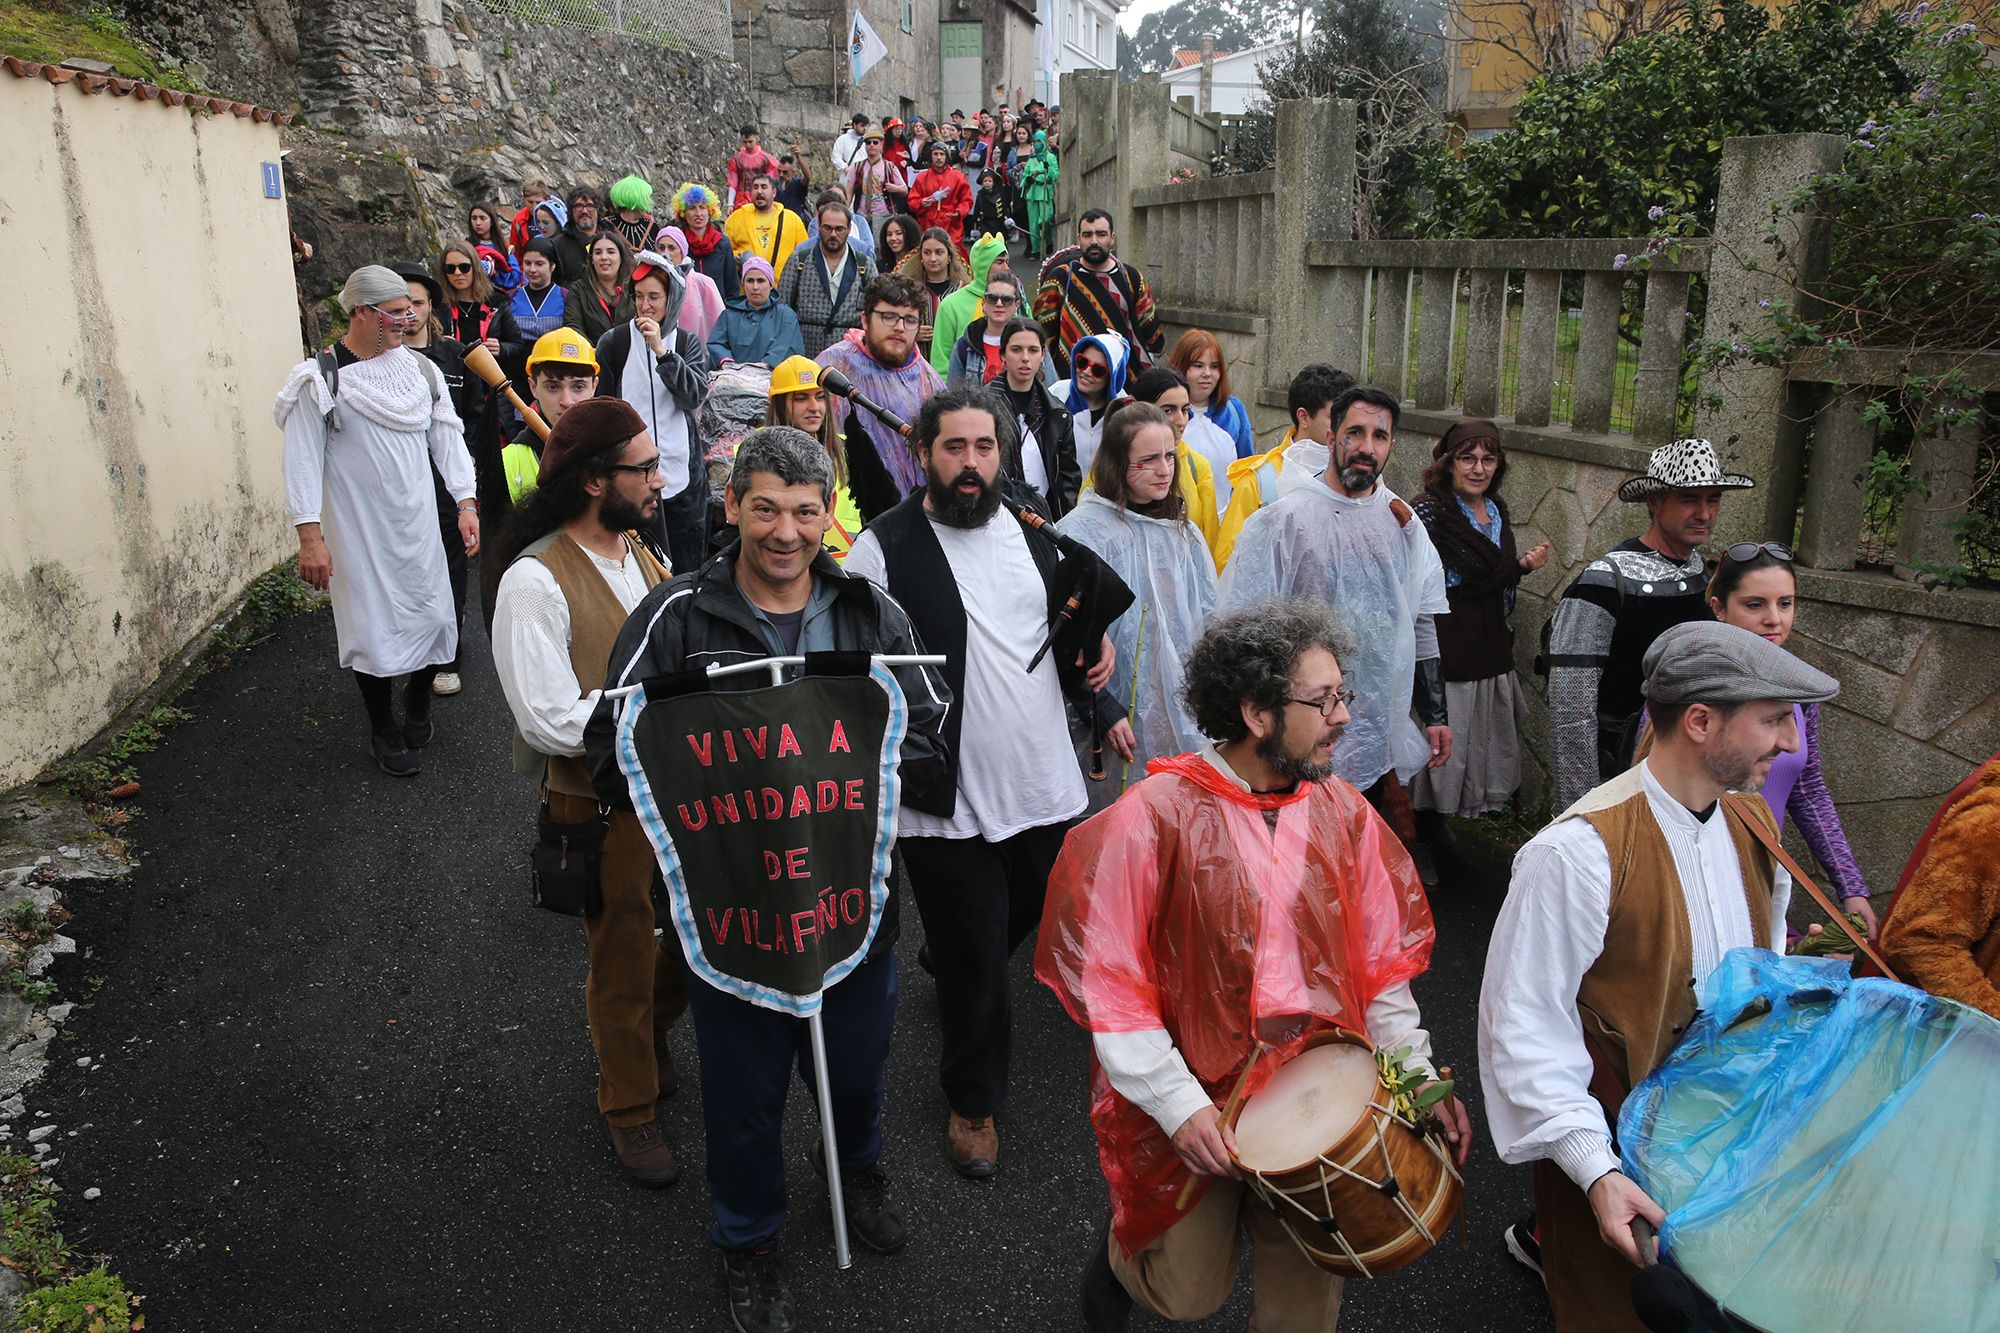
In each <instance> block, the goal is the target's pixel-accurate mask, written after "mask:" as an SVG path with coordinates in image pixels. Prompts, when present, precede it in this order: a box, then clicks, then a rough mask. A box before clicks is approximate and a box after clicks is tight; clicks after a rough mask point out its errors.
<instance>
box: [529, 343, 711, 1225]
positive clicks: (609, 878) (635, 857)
mask: <svg viewBox="0 0 2000 1333" xmlns="http://www.w3.org/2000/svg"><path fill="white" fill-rule="evenodd" d="M547 336H548V337H550V338H553V337H555V336H556V335H555V334H549V335H547ZM575 336H576V337H577V338H578V340H579V341H581V335H575ZM536 346H537V348H538V349H539V348H540V347H541V344H540V343H537V344H536ZM582 346H583V348H584V350H585V351H586V352H587V351H588V350H589V347H590V344H589V343H587V342H584V343H582ZM665 485H666V478H665V477H664V476H663V475H661V471H660V447H659V445H657V444H656V443H654V441H653V437H652V435H651V433H649V432H648V431H647V429H646V423H645V421H644V420H643V419H642V418H641V417H640V416H639V414H638V412H636V411H634V410H633V408H632V407H631V405H630V404H628V403H626V402H625V401H624V400H622V399H619V398H587V399H585V400H584V401H582V402H580V403H577V404H575V405H574V406H572V407H568V408H567V409H565V410H564V411H563V413H562V414H561V420H559V421H557V422H556V425H555V429H554V430H553V431H552V432H551V433H550V435H549V439H548V443H547V444H546V445H544V446H543V448H542V460H541V472H540V476H539V478H538V480H537V483H536V486H535V489H534V490H532V491H530V492H528V493H527V495H526V497H525V498H524V499H523V501H522V503H521V506H520V508H518V509H516V510H515V511H514V514H513V517H512V518H511V519H510V520H509V522H508V525H507V528H506V531H505V533H504V534H503V535H502V536H501V537H500V539H499V541H498V543H497V545H496V547H495V550H494V552H493V555H494V556H495V557H498V560H499V562H500V563H501V564H503V565H504V566H505V568H506V571H507V572H506V573H505V574H503V575H501V577H500V587H499V593H498V595H497V596H496V597H495V599H494V609H493V666H494V669H495V671H497V672H498V674H499V676H500V689H501V692H502V693H503V694H505V695H506V697H507V707H508V708H509V709H510V710H512V712H513V714H514V770H515V772H517V773H520V774H521V775H522V776H523V777H528V778H532V779H534V780H535V783H536V785H537V786H538V787H539V788H540V791H541V810H540V815H539V827H540V828H541V830H542V838H543V840H544V841H557V842H559V841H560V840H561V839H563V838H570V839H571V840H572V841H573V842H574V843H575V845H583V842H584V841H585V840H588V841H595V840H596V839H599V838H601V839H602V844H601V846H602V853H601V855H600V856H599V857H598V861H597V876H598V886H597V887H598V895H599V898H600V900H601V906H600V907H599V910H597V911H596V912H594V913H591V914H589V915H586V916H585V917H584V921H583V930H584V936H585V938H586V939H587V940H588V941H589V944H590V976H589V979H588V980H587V981H586V982H585V983H584V1009H585V1013H586V1014H587V1016H588V1018H589V1020H590V1039H591V1042H592V1044H593V1045H595V1046H596V1048H597V1109H598V1111H599V1112H600V1113H601V1114H602V1115H603V1116H604V1125H605V1130H606V1132H607V1133H608V1134H609V1135H610V1137H611V1146H612V1150H613V1152H614V1153H615V1154H616V1155H617V1158H618V1164H619V1166H620V1167H622V1168H623V1169H624V1171H625V1174H626V1175H627V1176H628V1177H630V1178H631V1179H632V1180H634V1181H636V1182H637V1183H639V1184H641V1185H648V1186H660V1185H670V1184H672V1183H673V1182H674V1181H675V1180H676V1179H678V1178H679V1176H680V1167H679V1165H678V1164H677V1163H676V1162H675V1161H674V1154H673V1149H672V1148H671V1147H670V1146H669V1145H668V1143H667V1141H666V1138H665V1137H664V1136H663V1135H662V1134H661V1132H660V1127H659V1124H658V1121H657V1120H656V1119H655V1116H654V1111H653V1102H654V1100H655V1099H656V1098H658V1097H659V1096H661V1095H662V1094H663V1093H671V1092H672V1091H673V1088H674V1064H673V1057H672V1056H671V1055H670V1054H669V1053H668V1049H667V1031H668V1029H669V1028H671V1027H672V1026H673V1022H674V1020H675V1019H676V1018H678V1017H680V1015H681V1013H682V1011H683V1010H685V1009H686V1008H687V988H686V979H685V978H686V973H685V971H684V969H683V967H682V964H681V957H680V947H679V945H678V943H676V942H673V941H668V942H666V943H664V944H663V943H662V942H660V941H659V940H657V939H655V938H654V935H653V876H654V868H653V849H652V847H651V846H649V845H648V844H647V842H646V834H645V831H644V830H643V829H641V828H640V827H639V819H638V816H636V815H634V814H633V813H632V811H631V810H630V809H629V808H628V809H616V810H611V811H609V812H608V813H605V812H604V808H603V807H602V806H600V805H599V803H598V800H597V794H596V792H595V790H594V789H593V788H592V786H591V781H590V770H589V768H588V767H586V765H585V763H584V760H583V731H584V726H585V724H586V723H588V722H589V721H590V715H591V713H592V712H593V711H594V710H595V709H596V708H597V703H598V700H599V699H600V698H602V697H603V694H604V678H605V676H606V674H607V673H608V671H609V668H610V662H611V645H612V643H613V642H614V641H616V639H617V638H618V631H619V630H620V629H621V628H622V627H623V626H624V624H625V617H626V615H627V614H629V613H630V612H631V610H632V608H633V607H635V606H637V605H638V604H639V599H640V598H642V597H644V596H645V595H646V593H647V592H648V591H649V590H650V589H652V588H653V587H654V586H655V585H656V584H658V583H660V582H661V581H663V580H664V579H665V578H666V577H667V571H666V569H665V567H663V566H662V565H661V564H660V562H659V561H657V560H655V559H654V558H653V557H652V554H651V553H650V552H649V551H648V550H647V549H646V547H645V545H644V543H642V542H640V541H639V540H638V539H637V538H636V537H635V536H634V535H633V534H634V532H635V530H643V529H644V528H645V527H646V526H647V524H648V523H650V522H651V521H652V518H653V515H654V514H655V513H656V512H657V511H658V510H659V507H660V491H661V489H662V488H663V487H664V486H665Z"/></svg>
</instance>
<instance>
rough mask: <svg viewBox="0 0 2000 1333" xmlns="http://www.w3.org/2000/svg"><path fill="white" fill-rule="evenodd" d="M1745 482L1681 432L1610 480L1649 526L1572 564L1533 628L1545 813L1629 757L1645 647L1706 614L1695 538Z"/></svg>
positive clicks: (1710, 530) (1640, 702) (1708, 529)
mask: <svg viewBox="0 0 2000 1333" xmlns="http://www.w3.org/2000/svg"><path fill="white" fill-rule="evenodd" d="M1756 484H1757V483H1756V480H1755V479H1754V478H1751V477H1746V476H1744V475H1742V474H1741V473H1736V472H1724V471H1723V470H1722V461H1721V459H1720V458H1719V457H1718V456H1717V454H1716V450H1715V446H1714V445H1713V444H1710V443H1709V442H1708V441H1707V440H1700V439H1687V440H1676V441H1674V442H1673V443H1672V444H1666V445H1662V446H1660V447H1659V448H1658V449H1655V450H1654V451H1653V455H1652V457H1651V458H1650V459H1649V460H1648V462H1647V465H1646V471H1645V474H1644V475H1643V476H1638V477H1633V478H1631V479H1630V480H1628V481H1627V482H1625V484H1624V485H1622V486H1620V487H1619V488H1618V498H1619V499H1621V500H1623V501H1625V502H1626V503H1627V504H1638V503H1643V504H1644V505H1645V506H1646V510H1647V512H1648V513H1649V514H1650V515H1651V518H1652V522H1651V523H1650V524H1649V525H1648V526H1647V528H1646V531H1645V532H1644V533H1643V534H1642V535H1640V536H1638V537H1634V538H1631V539H1630V540H1627V541H1623V542H1620V543H1619V544H1618V545H1616V546H1614V547H1612V548H1611V549H1610V550H1609V551H1606V552H1605V553H1604V554H1603V555H1601V556H1599V557H1598V558H1597V559H1595V560H1593V561H1591V562H1590V563H1589V564H1588V565H1586V566H1584V568H1583V571H1582V572H1581V573H1579V574H1578V575H1577V576H1576V578H1575V579H1573V580H1572V581H1571V582H1570V585H1569V587H1567V588H1565V589H1564V590H1563V595H1562V600H1561V601H1560V602H1558V603H1557V604H1556V612H1555V616H1554V617H1553V618H1552V619H1551V620H1550V621H1549V623H1548V626H1547V628H1545V629H1544V631H1543V635H1544V638H1543V643H1542V658H1541V665H1544V666H1546V669H1547V671H1548V678H1549V712H1550V715H1551V718H1552V723H1553V727H1554V732H1555V735H1554V744H1555V764H1554V768H1555V792H1554V809H1555V810H1556V812H1557V813H1561V812H1562V811H1564V810H1567V809H1569V807H1570V806H1572V805H1574V804H1575V803H1576V802H1577V800H1578V799H1579V798H1581V797H1582V796H1583V794H1584V793H1585V792H1587V791H1589V790H1591V789H1592V788H1593V787H1595V786H1597V785H1598V783H1600V782H1603V781H1606V780H1607V779H1609V778H1612V777H1614V776H1616V775H1617V774H1618V773H1620V772H1622V771H1623V770H1624V769H1625V768H1626V767H1628V766H1629V765H1630V764H1631V762H1632V751H1633V748H1634V746H1635V745H1636V744H1637V743H1638V739H1639V713H1640V710H1641V709H1642V708H1643V707H1644V706H1645V699H1644V698H1643V697H1642V694H1641V688H1640V687H1641V683H1642V681H1643V679H1644V673H1643V671H1642V670H1641V663H1642V662H1643V661H1644V660H1645V656H1646V650H1647V649H1648V648H1651V647H1652V646H1653V642H1654V641H1655V640H1656V639H1658V638H1659V637H1660V636H1661V635H1662V634H1664V633H1666V632H1667V631H1668V630H1670V629H1672V628H1673V627H1674V626H1676V625H1682V624H1686V623H1688V622H1689V621H1700V620H1708V619H1710V618H1711V615H1710V611H1709V607H1708V565H1707V562H1706V561H1705V560H1704V559H1703V558H1702V554H1701V549H1700V548H1701V545H1702V543H1703V542H1705V541H1707V540H1708V539H1709V538H1710V537H1711V536H1713V535H1714V533H1715V523H1716V517H1717V515H1718V514H1719V513H1720V512H1721V509H1722V493H1723V492H1724V491H1726V490H1748V489H1749V488H1751V487H1753V486H1755V485H1756Z"/></svg>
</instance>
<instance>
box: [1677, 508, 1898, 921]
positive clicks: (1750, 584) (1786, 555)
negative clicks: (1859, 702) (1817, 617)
mask: <svg viewBox="0 0 2000 1333" xmlns="http://www.w3.org/2000/svg"><path fill="white" fill-rule="evenodd" d="M1798 596H1799V580H1798V575H1797V574H1795V573H1793V572H1792V553H1791V552H1790V551H1789V550H1787V549H1786V548H1785V547H1783V546H1780V545H1779V544H1778V543H1776V542H1738V543H1737V544H1736V545H1734V546H1732V547H1730V548H1729V549H1728V550H1727V551H1725V552H1723V555H1722V562H1721V563H1720V564H1718V565H1717V566H1716V567H1715V576H1714V577H1713V578H1712V579H1710V580H1709V584H1708V605H1709V609H1710V610H1712V611H1714V612H1715V618H1716V619H1717V620H1720V621H1722V622H1724V623H1725V624H1729V625H1735V626H1736V627H1737V628H1739V629H1747V630H1749V631H1750V632H1751V633H1752V634H1761V635H1763V636H1764V637H1765V638H1767V639H1769V640H1770V641H1771V642H1772V643H1775V644H1778V645H1779V646H1780V647H1782V646H1783V645H1784V643H1785V641H1786V640H1787V639H1789V638H1791V637H1792V623H1793V620H1794V618H1795V617H1796V616H1797V614H1798ZM1793 708H1794V710H1795V712H1796V713H1797V716H1798V724H1799V741H1800V744H1799V748H1798V749H1797V750H1795V751H1792V752H1790V753H1781V754H1780V755H1779V756H1778V757H1777V759H1776V760H1774V761H1773V762H1772V764H1771V775H1770V776H1769V777H1767V778H1765V779H1764V789H1763V796H1764V799H1765V800H1766V801H1767V802H1769V803H1770V806H1771V812H1772V813H1773V814H1775V815H1776V816H1777V817H1778V828H1779V829H1780V831H1782V830H1783V829H1784V826H1785V818H1786V816H1787V815H1789V816H1790V817H1791V819H1792V821H1793V822H1794V823H1796V824H1797V825H1798V826H1799V833H1800V835H1801V836H1802V837H1804V838H1805V840H1806V846H1808V847H1810V848H1811V849H1812V854H1813V855H1814V856H1815V857H1817V858H1818V860H1819V863H1820V865H1821V867H1822V868H1824V869H1825V871H1826V873H1827V876H1828V878H1830V879H1831V880H1832V881H1833V887H1834V889H1835V890H1836V891H1837V892H1838V893H1839V894H1840V905H1841V906H1842V907H1843V908H1845V909H1846V910H1847V911H1850V912H1854V913H1858V914H1859V915H1860V916H1861V918H1862V919H1863V920H1865V921H1866V922H1867V923H1868V934H1869V937H1870V938H1873V937H1874V935H1875V927H1876V922H1875V909H1874V907H1873V906H1872V905H1871V904H1870V902H1869V897H1868V885H1867V884H1866V883H1865V882H1864V881H1863V880H1862V878H1861V867H1860V866H1858V865H1856V864H1855V863H1854V852H1853V849H1852V848H1850V847H1849V846H1848V845H1847V830H1845V829H1844V828H1842V827H1841V826H1840V815H1839V814H1838V813H1837V812H1836V811H1835V810H1834V808H1833V797H1832V796H1831V795H1829V794H1828V793H1827V790H1826V777H1825V775H1824V773H1823V772H1822V771H1821V769H1820V754H1819V705H1818V704H1804V705H1797V704H1795V705H1793ZM1641 748H1642V751H1643V749H1644V747H1643V746H1642V747H1641Z"/></svg>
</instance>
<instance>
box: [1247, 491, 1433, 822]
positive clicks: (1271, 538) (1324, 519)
mask: <svg viewBox="0 0 2000 1333" xmlns="http://www.w3.org/2000/svg"><path fill="white" fill-rule="evenodd" d="M1301 461H1303V459H1301V458H1298V457H1294V458H1292V459H1289V460H1288V462H1287V464H1286V467H1285V470H1284V471H1283V472H1282V473H1280V474H1279V478H1278V482H1279V489H1280V490H1281V491H1282V492H1284V494H1283V495H1281V496H1280V498H1279V499H1278V500H1276V501H1274V502H1273V503H1270V504H1267V505H1265V506H1264V507H1263V508H1262V509H1259V510H1258V511H1257V512H1256V513H1255V514H1252V515H1251V516H1250V519H1249V521H1248V522H1246V523H1245V524H1244V525H1243V532H1242V535H1241V536H1239V537H1238V538H1237V539H1236V549H1235V550H1234V552H1233V553H1231V555H1230V557H1229V567H1228V568H1227V569H1226V570H1224V571H1223V574H1222V583H1221V587H1220V589H1219V593H1218V597H1217V604H1218V606H1219V608H1220V609H1221V610H1224V611H1238V610H1241V609H1243V608H1244V607H1246V606H1250V605H1252V604H1253V603H1256V602H1260V601H1263V600H1265V599H1266V598H1270V597H1317V598H1319V599H1321V600H1322V601H1324V602H1326V603H1327V604H1328V605H1329V606H1331V607H1332V608H1333V610H1334V614H1335V615H1336V616H1337V617H1338V618H1339V620H1340V623H1341V626H1342V627H1343V628H1345V629H1346V630H1347V632H1348V633H1349V634H1351V635H1353V636H1354V641H1355V648H1356V651H1355V653H1354V654H1353V655H1352V660H1347V661H1342V662H1341V664H1340V667H1341V672H1342V674H1343V675H1344V676H1345V677H1346V683H1347V687H1348V688H1349V689H1351V690H1353V691H1354V693H1355V699H1354V703H1353V704H1352V705H1350V709H1349V711H1350V712H1351V713H1352V714H1353V720H1352V721H1351V722H1349V723H1348V725H1347V730H1346V731H1345V732H1343V733H1342V734H1341V737H1340V739H1339V741H1337V742H1336V743H1335V744H1334V749H1333V771H1334V772H1335V773H1337V774H1339V775H1340V776H1341V777H1343V778H1345V779H1346V780H1347V781H1349V782H1351V783H1353V784H1354V785H1355V786H1357V787H1361V788H1364V789H1365V788H1367V787H1369V786H1372V785H1373V784H1374V783H1375V781H1376V779H1378V778H1380V777H1381V776H1382V775H1383V774H1384V773H1387V772H1389V771H1390V770H1391V769H1394V770H1395V771H1396V773H1397V775H1398V776H1399V777H1401V778H1403V779H1404V780H1405V781H1407V780H1408V779H1409V778H1411V777H1413V776H1414V775H1415V774H1416V772H1417V770H1418V769H1420V768H1422V767H1423V766H1424V765H1425V764H1426V763H1428V762H1429V761H1430V756H1431V749H1430V743H1429V742H1428V741H1427V740H1425V738H1424V734H1423V731H1422V730H1421V729H1420V728H1419V727H1418V726H1417V724H1416V722H1415V721H1414V720H1413V719H1412V718H1411V716H1410V692H1411V687H1412V686H1413V685H1414V684H1415V682H1416V674H1417V639H1416V623H1417V618H1418V617H1419V616H1426V615H1443V614H1445V613H1446V612H1448V611H1450V610H1451V603H1450V602H1448V601H1447V600H1446V599H1445V590H1444V563H1443V562H1442V561H1440V560H1439V559H1438V554H1437V549H1436V548H1435V547H1433V546H1432V545H1431V539H1430V534H1429V533H1428V532H1426V531H1425V530H1424V525H1423V524H1422V523H1421V522H1419V521H1418V520H1417V519H1416V518H1415V516H1414V515H1412V516H1411V517H1410V518H1409V519H1408V521H1406V522H1405V521H1399V519H1398V517H1397V514H1398V512H1402V513H1408V512H1409V506H1408V505H1405V504H1403V502H1402V501H1401V500H1398V499H1396V497H1395V496H1394V495H1393V494H1391V492H1390V491H1389V488H1388V487H1386V486H1377V487H1376V488H1375V490H1374V493H1373V494H1371V495H1369V496H1368V498H1366V499H1364V500H1350V499H1347V498H1346V497H1345V496H1340V495H1335V494H1334V493H1333V492H1332V491H1330V490H1328V489H1327V487H1326V485H1325V483H1324V482H1323V481H1322V480H1321V479H1320V478H1319V477H1317V476H1315V475H1313V474H1312V473H1311V472H1310V471H1309V470H1308V469H1307V468H1305V467H1302V466H1299V463H1300V462H1301Z"/></svg>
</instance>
